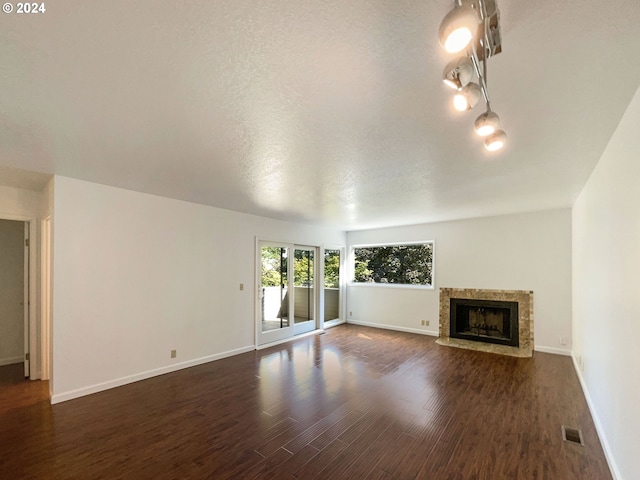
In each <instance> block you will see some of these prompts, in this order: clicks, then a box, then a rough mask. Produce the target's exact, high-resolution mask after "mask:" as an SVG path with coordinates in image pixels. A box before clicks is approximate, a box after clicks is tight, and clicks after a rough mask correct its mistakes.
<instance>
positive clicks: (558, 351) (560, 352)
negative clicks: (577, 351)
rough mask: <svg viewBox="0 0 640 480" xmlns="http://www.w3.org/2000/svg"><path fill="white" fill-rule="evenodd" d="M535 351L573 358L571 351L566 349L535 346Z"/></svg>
mask: <svg viewBox="0 0 640 480" xmlns="http://www.w3.org/2000/svg"><path fill="white" fill-rule="evenodd" d="M533 350H534V351H536V352H542V353H553V354H554V355H564V356H565V357H570V356H571V350H567V349H566V348H556V347H545V346H544V345H534V346H533Z"/></svg>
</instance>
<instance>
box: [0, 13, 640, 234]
mask: <svg viewBox="0 0 640 480" xmlns="http://www.w3.org/2000/svg"><path fill="white" fill-rule="evenodd" d="M452 5H453V2H452V1H451V0H423V1H413V0H395V1H390V0H387V1H383V0H367V1H365V0H350V1H349V2H344V1H342V0H340V1H338V0H305V1H302V2H301V1H299V0H295V1H293V0H262V1H256V0H251V1H249V0H216V1H215V2H212V1H209V2H206V1H200V2H198V1H190V2H181V1H180V2H179V1H168V0H139V1H136V2H131V1H130V0H126V1H124V0H109V1H103V0H99V1H98V0H92V1H91V2H87V1H85V0H78V1H69V0H65V1H63V0H58V1H56V2H47V3H46V8H47V11H46V13H44V14H37V15H34V14H31V15H18V14H15V13H12V14H2V16H1V17H0V22H2V23H1V29H0V166H4V167H11V168H21V169H26V170H32V171H35V172H39V173H55V174H60V175H65V176H69V177H74V178H80V179H85V180H89V181H93V182H97V183H103V184H108V185H114V186H119V187H124V188H129V189H133V190H138V191H142V192H148V193H153V194H157V195H162V196H167V197H173V198H178V199H183V200H188V201H192V202H197V203H203V204H209V205H215V206H219V207H223V208H229V209H232V210H238V211H243V212H249V213H254V214H258V215H264V216H269V217H274V218H281V219H287V220H293V221H302V222H313V223H318V224H325V225H331V226H336V227H340V228H344V229H359V228H367V227H375V226H390V225H399V224H408V223H418V222H425V221H435V220H444V219H454V218H465V217H473V216H480V215H494V214H502V213H510V212H518V211H531V210H541V209H546V208H556V207H568V206H570V205H571V203H572V201H573V199H574V198H575V196H576V195H577V193H578V192H579V190H580V188H581V187H582V185H583V184H584V182H585V180H586V179H587V177H588V175H589V173H590V172H591V170H592V169H593V167H594V165H595V163H596V162H597V160H598V159H599V157H600V154H601V153H602V151H603V150H604V148H605V147H606V144H607V142H608V140H609V138H610V137H611V134H612V133H613V131H614V130H615V128H616V126H617V124H618V121H619V120H620V118H621V116H622V114H623V112H624V110H625V108H626V106H627V105H628V103H629V101H630V100H631V97H632V96H633V94H634V93H635V91H636V89H637V88H638V86H639V85H640V48H638V47H639V46H640V29H639V28H638V23H639V21H640V2H638V1H637V0H611V1H608V2H606V3H603V2H601V1H593V0H571V1H566V0H565V1H562V2H558V1H557V0H539V1H529V2H525V1H516V0H498V6H499V7H500V10H501V24H502V37H503V53H502V54H500V55H498V56H496V57H494V58H492V59H490V61H489V78H488V80H489V91H490V94H491V99H492V103H493V106H494V109H495V110H496V111H497V112H498V113H499V114H500V116H501V118H502V122H503V126H504V128H505V130H506V131H507V134H508V135H509V143H508V146H507V148H506V149H505V150H504V151H502V152H500V153H498V154H489V153H488V152H486V151H485V150H484V148H483V147H482V143H481V141H480V140H479V139H477V138H475V136H474V133H473V131H472V124H473V120H474V119H475V117H476V116H477V115H479V114H480V113H481V110H480V108H479V107H477V108H476V109H475V110H473V111H471V112H466V113H463V114H460V113H457V112H454V111H453V109H452V108H451V107H450V91H448V89H447V88H446V87H445V86H444V85H443V84H442V82H441V80H440V78H441V72H442V68H443V66H444V64H445V63H446V62H447V60H448V57H447V56H446V55H445V54H444V52H443V51H442V49H441V48H440V46H439V45H438V42H437V29H438V25H439V23H440V20H441V19H442V17H443V16H444V15H445V14H446V13H447V11H448V10H449V9H450V8H451V6H452ZM5 171H8V170H5ZM2 173H3V172H2V170H0V175H2ZM0 184H6V181H5V182H2V181H0Z"/></svg>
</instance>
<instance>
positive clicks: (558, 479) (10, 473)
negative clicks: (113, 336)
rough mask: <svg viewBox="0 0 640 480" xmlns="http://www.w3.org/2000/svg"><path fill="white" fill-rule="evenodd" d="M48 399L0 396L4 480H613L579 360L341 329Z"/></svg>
mask: <svg viewBox="0 0 640 480" xmlns="http://www.w3.org/2000/svg"><path fill="white" fill-rule="evenodd" d="M47 391H48V385H47V382H21V383H17V384H13V385H3V386H2V388H0V478H2V479H31V478H34V479H35V478H37V479H40V478H43V479H101V478H104V479H107V478H108V479H119V478H123V479H209V478H211V479H227V478H233V479H291V480H294V479H300V480H303V479H304V480H311V479H332V480H339V479H350V480H360V479H371V480H373V479H429V480H440V479H443V480H444V479H451V480H454V479H465V480H466V479H478V480H481V479H487V480H489V479H490V480H495V479H540V480H542V479H549V480H571V479H581V480H588V479H611V475H610V473H609V470H608V468H607V464H606V460H605V458H604V455H603V452H602V448H601V446H600V444H599V441H598V438H597V435H596V432H595V429H594V425H593V421H592V419H591V416H590V414H589V411H588V409H587V405H586V403H585V400H584V396H583V395H582V391H581V389H580V386H579V383H578V379H577V377H576V374H575V372H574V370H573V367H572V364H571V360H570V359H569V358H568V357H561V356H556V355H549V354H544V353H535V355H534V357H533V359H518V358H512V357H503V356H498V355H493V354H488V353H482V352H473V351H467V350H460V349H456V348H451V347H445V346H440V345H437V344H436V343H435V339H434V338H433V337H426V336H421V335H412V334H407V333H401V332H392V331H387V330H378V329H372V328H365V327H359V326H354V325H343V326H339V327H335V328H332V329H330V330H328V331H327V333H326V334H324V335H318V336H314V337H307V338H304V339H299V340H296V341H294V342H291V343H288V344H283V345H279V346H277V347H273V348H270V349H267V350H262V351H256V352H250V353H246V354H242V355H238V356H235V357H232V358H227V359H224V360H219V361H217V362H212V363H209V364H206V365H201V366H198V367H193V368H189V369H186V370H182V371H179V372H175V373H171V374H167V375H163V376H161V377H156V378H152V379H149V380H146V381H142V382H137V383H134V384H131V385H127V386H124V387H120V388H116V389H112V390H109V391H106V392H102V393H98V394H94V395H90V396H87V397H84V398H80V399H76V400H72V401H69V402H65V403H61V404H58V405H54V406H51V405H49V403H48V400H47V398H46V395H47ZM562 425H567V426H570V427H577V428H581V429H582V431H583V435H584V439H585V446H584V447H582V446H579V445H575V444H570V443H567V442H563V441H562V438H561V426H562Z"/></svg>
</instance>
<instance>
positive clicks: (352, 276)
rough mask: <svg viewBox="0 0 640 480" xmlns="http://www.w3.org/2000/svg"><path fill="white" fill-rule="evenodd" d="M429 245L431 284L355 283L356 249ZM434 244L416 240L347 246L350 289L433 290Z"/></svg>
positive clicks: (434, 285) (434, 286) (434, 280)
mask: <svg viewBox="0 0 640 480" xmlns="http://www.w3.org/2000/svg"><path fill="white" fill-rule="evenodd" d="M425 244H430V245H431V284H430V285H419V284H414V283H379V282H356V281H355V264H356V249H357V248H372V247H404V246H410V245H425ZM435 265H436V242H435V240H416V241H410V242H385V243H359V244H354V245H350V246H349V286H350V287H374V288H404V289H417V290H435V288H436V275H435V270H436V268H435Z"/></svg>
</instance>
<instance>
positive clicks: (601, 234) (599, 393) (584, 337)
mask: <svg viewBox="0 0 640 480" xmlns="http://www.w3.org/2000/svg"><path fill="white" fill-rule="evenodd" d="M638 126H640V89H639V90H638V91H637V92H636V94H635V97H634V98H633V100H632V101H631V103H630V104H629V107H628V109H627V111H626V113H625V115H624V116H623V118H622V120H621V121H620V124H619V125H618V128H617V130H616V132H615V133H614V135H613V136H612V138H611V141H610V143H609V145H608V146H607V148H606V150H605V151H604V153H603V155H602V157H601V158H600V161H599V162H598V165H597V166H596V168H595V169H594V171H593V173H592V175H591V177H590V178H589V181H588V182H587V184H586V185H585V187H584V189H583V190H582V192H581V194H580V196H579V197H578V199H577V201H576V203H575V205H574V207H573V315H574V316H573V329H574V341H575V343H574V356H575V359H576V363H577V364H578V365H580V364H581V361H582V363H583V367H581V368H580V367H579V370H580V369H581V370H582V371H581V376H582V380H583V386H584V387H585V390H586V393H587V397H588V399H589V400H590V406H591V408H592V413H593V414H594V418H595V420H596V424H597V426H598V427H599V433H600V436H601V439H602V440H603V444H604V446H605V450H606V451H607V453H608V457H609V460H610V464H611V465H612V467H613V470H614V472H615V474H616V476H617V477H618V478H619V479H623V478H624V479H627V480H632V479H636V478H638V476H639V475H640V456H639V455H638V453H640V437H638V431H640V408H639V407H638V403H639V402H640V348H639V347H638V339H639V338H640V296H639V293H640V288H639V285H640V280H639V276H640V188H639V187H638V181H639V180H640V135H638Z"/></svg>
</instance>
